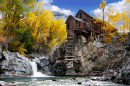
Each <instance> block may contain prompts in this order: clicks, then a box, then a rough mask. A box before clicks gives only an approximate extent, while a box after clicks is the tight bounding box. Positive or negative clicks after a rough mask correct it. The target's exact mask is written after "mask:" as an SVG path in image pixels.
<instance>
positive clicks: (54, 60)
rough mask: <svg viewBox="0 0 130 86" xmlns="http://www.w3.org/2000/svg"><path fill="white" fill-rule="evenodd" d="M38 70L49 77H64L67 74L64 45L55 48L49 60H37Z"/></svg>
mask: <svg viewBox="0 0 130 86" xmlns="http://www.w3.org/2000/svg"><path fill="white" fill-rule="evenodd" d="M36 63H37V65H38V70H39V71H41V72H42V73H44V74H47V75H54V76H63V75H65V73H66V64H65V62H64V44H61V45H58V46H57V47H56V48H54V49H53V50H52V51H51V53H50V56H49V57H48V58H45V57H41V58H38V59H36Z"/></svg>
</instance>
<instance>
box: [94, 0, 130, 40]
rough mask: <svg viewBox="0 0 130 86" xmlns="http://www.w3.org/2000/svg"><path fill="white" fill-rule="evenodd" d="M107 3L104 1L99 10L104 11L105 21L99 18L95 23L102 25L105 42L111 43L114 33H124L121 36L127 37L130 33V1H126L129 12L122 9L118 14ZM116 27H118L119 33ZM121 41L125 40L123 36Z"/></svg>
mask: <svg viewBox="0 0 130 86" xmlns="http://www.w3.org/2000/svg"><path fill="white" fill-rule="evenodd" d="M106 2H107V1H106V0H102V2H101V4H100V5H99V8H102V9H103V20H101V19H97V18H95V19H94V20H95V23H100V24H102V27H101V29H102V30H104V31H105V33H104V34H105V38H104V42H106V43H109V42H110V41H111V38H112V36H113V35H114V33H117V32H118V31H120V32H122V34H121V35H127V33H128V31H130V9H129V7H128V5H129V4H130V0H126V2H125V4H124V6H126V7H128V9H127V11H126V10H124V9H122V10H121V11H117V12H114V11H113V7H112V6H111V7H110V6H107V4H106ZM105 6H106V7H105ZM104 9H105V10H104ZM114 27H118V28H117V30H118V31H117V30H116V29H115V28H114ZM121 39H124V38H123V36H122V38H121Z"/></svg>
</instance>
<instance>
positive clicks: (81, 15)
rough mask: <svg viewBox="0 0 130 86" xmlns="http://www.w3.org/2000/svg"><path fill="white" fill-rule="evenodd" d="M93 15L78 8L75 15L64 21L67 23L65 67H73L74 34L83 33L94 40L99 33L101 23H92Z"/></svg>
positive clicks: (88, 38)
mask: <svg viewBox="0 0 130 86" xmlns="http://www.w3.org/2000/svg"><path fill="white" fill-rule="evenodd" d="M93 19H94V17H93V16H91V15H89V14H87V13H86V12H84V11H83V10H81V9H80V10H79V11H78V13H77V14H76V16H75V17H74V16H72V15H70V16H69V17H68V19H67V21H66V25H67V28H66V29H67V49H66V55H65V60H66V63H67V68H73V62H74V58H75V55H74V52H75V36H76V35H83V36H84V37H85V38H86V39H87V40H94V38H95V36H96V35H98V34H99V33H101V24H95V23H94V20H93Z"/></svg>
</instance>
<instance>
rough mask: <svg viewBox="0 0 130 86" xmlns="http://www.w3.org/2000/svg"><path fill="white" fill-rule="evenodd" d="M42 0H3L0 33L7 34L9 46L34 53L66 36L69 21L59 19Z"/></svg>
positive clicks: (49, 46) (50, 47) (45, 48)
mask: <svg viewBox="0 0 130 86" xmlns="http://www.w3.org/2000/svg"><path fill="white" fill-rule="evenodd" d="M42 5H44V3H42V2H41V1H39V2H37V3H36V0H1V1H0V13H1V14H2V19H1V20H0V33H1V34H0V36H2V37H6V38H7V39H8V40H7V43H9V47H8V50H10V51H17V52H20V53H22V54H23V53H31V52H32V50H33V49H35V50H39V51H40V52H43V51H49V50H51V49H52V48H53V47H54V46H56V45H58V44H59V43H61V42H62V41H63V40H65V39H66V25H65V22H64V21H63V20H62V19H58V20H55V19H54V15H53V14H52V12H51V11H50V10H47V9H42Z"/></svg>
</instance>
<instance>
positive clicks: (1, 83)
mask: <svg viewBox="0 0 130 86" xmlns="http://www.w3.org/2000/svg"><path fill="white" fill-rule="evenodd" d="M0 86H8V83H6V82H4V81H0Z"/></svg>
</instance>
